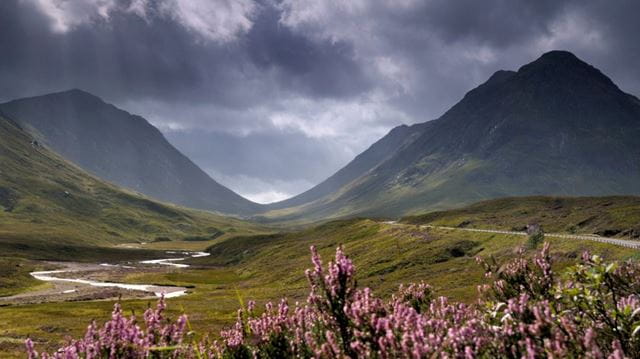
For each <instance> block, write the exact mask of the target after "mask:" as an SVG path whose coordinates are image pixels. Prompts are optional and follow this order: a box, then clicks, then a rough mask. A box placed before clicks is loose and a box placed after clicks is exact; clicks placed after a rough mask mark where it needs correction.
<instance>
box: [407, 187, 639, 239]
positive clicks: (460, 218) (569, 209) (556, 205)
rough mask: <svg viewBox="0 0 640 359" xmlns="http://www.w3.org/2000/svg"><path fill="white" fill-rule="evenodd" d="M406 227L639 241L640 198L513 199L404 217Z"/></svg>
mask: <svg viewBox="0 0 640 359" xmlns="http://www.w3.org/2000/svg"><path fill="white" fill-rule="evenodd" d="M401 222H403V223H407V224H432V225H441V226H450V227H471V228H485V229H506V230H511V229H513V230H523V229H524V227H525V226H526V225H527V224H533V223H536V224H540V225H541V226H542V227H543V228H544V230H545V231H547V232H561V233H577V234H598V235H601V236H606V237H621V238H627V239H638V238H640V197H634V196H627V197H624V196H617V197H513V198H501V199H496V200H489V201H483V202H479V203H475V204H473V205H470V206H467V207H464V208H460V209H454V210H449V211H438V212H430V213H426V214H423V215H416V216H410V217H405V218H403V219H402V220H401Z"/></svg>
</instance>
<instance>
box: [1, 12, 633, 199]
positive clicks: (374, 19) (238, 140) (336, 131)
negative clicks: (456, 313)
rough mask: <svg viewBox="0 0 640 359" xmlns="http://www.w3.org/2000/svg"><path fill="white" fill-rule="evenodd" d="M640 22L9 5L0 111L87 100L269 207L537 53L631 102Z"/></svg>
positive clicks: (574, 15) (607, 16) (555, 16)
mask: <svg viewBox="0 0 640 359" xmlns="http://www.w3.org/2000/svg"><path fill="white" fill-rule="evenodd" d="M638 13H640V2H637V1H632V0H621V1H616V2H609V1H603V0H593V1H578V0H567V1H556V0H538V1H528V0H527V1H525V0H510V1H507V0H486V1H475V0H460V1H448V0H430V1H422V0H350V1H331V0H279V1H275V0H262V1H252V0H189V1H187V0H69V1H65V2H59V1H56V0H3V1H0V48H1V49H2V55H1V56H0V99H5V100H6V99H11V98H16V97H21V96H28V95H34V94H39V93H45V92H51V91H57V90H63V89H67V88H71V87H79V88H83V89H86V90H88V91H90V92H93V93H95V94H97V95H99V96H101V97H103V98H105V99H106V100H108V101H111V102H114V103H115V104H117V105H119V106H121V107H123V108H125V109H127V110H130V111H132V112H136V113H139V114H141V115H143V116H145V117H146V118H148V119H149V120H150V121H152V122H153V123H154V124H156V125H158V126H159V127H160V128H161V130H163V131H164V132H165V133H167V134H168V137H169V138H170V139H171V140H172V141H173V142H175V143H176V145H178V147H180V148H181V149H182V150H183V151H184V152H185V153H186V154H187V155H189V156H191V157H192V158H194V160H195V161H196V162H197V163H198V164H200V165H201V166H202V167H203V168H205V169H206V170H207V171H209V172H210V173H212V174H214V175H215V176H216V177H217V178H218V179H220V180H221V181H222V182H225V181H226V182H227V184H229V185H230V186H231V187H232V188H233V189H235V190H238V191H239V192H241V193H245V194H249V195H251V196H253V197H254V198H260V199H262V200H270V199H273V198H277V197H278V196H286V195H290V194H293V193H297V192H300V191H302V190H303V189H304V187H305V186H306V187H308V186H310V185H311V184H312V183H316V182H318V181H319V180H321V179H322V178H323V177H327V176H329V175H330V174H331V173H332V172H333V171H334V170H335V169H336V168H338V167H340V166H341V165H344V164H345V163H346V162H347V161H348V160H349V159H350V158H352V156H353V155H355V154H357V153H358V152H359V151H362V150H363V149H365V148H366V147H367V146H368V145H369V144H371V143H372V142H374V141H375V140H376V139H377V138H379V137H380V136H381V135H383V134H384V133H385V132H386V131H388V130H389V129H390V128H391V127H393V126H395V125H398V124H400V123H412V122H422V121H425V120H430V119H433V118H436V117H438V116H440V115H441V114H442V113H443V112H444V111H445V110H446V109H447V108H449V107H450V106H451V105H452V104H454V103H455V102H457V101H458V100H459V99H460V98H461V97H462V96H463V95H464V93H465V92H466V91H468V90H469V89H471V88H472V87H474V86H476V85H478V84H479V83H481V82H483V81H484V80H486V78H488V77H489V76H490V75H491V74H492V73H493V72H494V71H496V70H498V69H514V70H515V69H517V68H518V67H519V66H521V65H522V64H524V63H526V62H529V61H531V60H533V59H535V58H537V57H538V56H539V55H540V54H541V53H542V52H544V51H548V50H551V49H567V50H570V51H573V52H575V53H576V54H577V55H578V56H579V57H581V58H583V59H584V60H586V61H587V62H590V63H592V64H593V65H595V66H597V67H599V68H600V69H602V70H603V72H605V73H606V74H609V75H610V76H611V77H612V78H613V80H614V81H615V82H616V83H618V84H619V85H620V87H621V88H622V89H623V90H626V91H629V92H631V93H635V94H640V67H638V66H637V64H638V63H640V61H639V60H640V41H637V34H638V33H640V22H639V21H637V14H638ZM287 154H290V155H289V156H287ZM291 154H293V155H291ZM292 156H293V157H292ZM230 159H233V160H230ZM261 187H264V189H265V191H264V192H265V193H267V194H269V195H265V196H262V195H261V194H260V189H261Z"/></svg>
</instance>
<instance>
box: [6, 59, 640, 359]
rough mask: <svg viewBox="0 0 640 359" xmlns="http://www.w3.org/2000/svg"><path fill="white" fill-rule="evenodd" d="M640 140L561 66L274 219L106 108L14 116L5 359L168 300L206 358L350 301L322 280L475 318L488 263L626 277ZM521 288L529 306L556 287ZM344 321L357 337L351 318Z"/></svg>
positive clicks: (448, 115)
mask: <svg viewBox="0 0 640 359" xmlns="http://www.w3.org/2000/svg"><path fill="white" fill-rule="evenodd" d="M569 108H570V109H571V110H569ZM639 136H640V100H638V99H637V98H636V97H634V96H632V95H629V94H627V93H625V92H623V91H622V90H620V89H619V88H618V87H617V85H615V84H614V83H613V81H612V80H610V79H609V78H608V77H607V76H605V75H604V74H603V73H602V72H600V71H599V70H598V69H596V68H595V67H593V66H591V65H589V64H587V63H585V62H583V61H582V60H580V59H578V58H577V57H576V56H575V55H573V54H571V53H569V52H566V51H551V52H548V53H546V54H544V55H542V56H541V57H540V58H538V59H537V60H535V61H533V62H531V63H529V64H526V65H524V66H522V67H521V68H520V69H518V71H503V70H500V71H498V72H495V73H494V75H493V76H491V77H490V78H489V79H488V80H487V81H486V82H484V83H483V84H481V85H480V86H478V87H476V88H475V89H472V90H471V91H469V92H467V93H466V95H465V96H464V97H463V98H462V99H461V100H460V101H459V102H458V103H457V104H455V105H454V106H453V107H452V108H451V109H450V110H448V111H446V112H445V113H444V114H443V115H442V116H441V117H439V118H437V119H435V120H432V121H427V122H422V123H416V124H413V125H411V126H408V125H400V126H398V127H395V128H394V129H392V130H391V131H389V132H388V134H387V135H386V136H384V137H382V138H380V139H379V140H378V141H377V142H375V143H373V144H372V145H371V146H370V147H369V148H368V149H367V150H365V151H364V152H362V153H361V154H359V155H357V156H356V157H355V158H353V160H352V161H351V162H349V163H348V164H347V165H346V166H344V167H343V168H342V169H340V170H338V171H337V172H336V173H334V174H333V175H331V176H329V177H327V178H326V180H324V181H322V182H320V183H319V184H317V185H316V186H313V187H312V188H310V189H309V190H307V191H306V192H303V193H301V194H300V195H297V196H294V197H292V198H289V199H287V200H284V201H281V202H276V203H270V204H258V203H254V202H251V201H249V200H247V199H245V198H243V197H241V196H240V195H238V194H236V193H235V192H233V191H231V190H230V189H228V188H227V187H225V186H223V185H221V184H219V183H218V182H216V181H215V180H214V179H213V178H212V177H210V176H209V174H207V173H206V172H205V171H204V170H202V169H201V168H200V167H198V165H196V164H195V163H194V162H192V161H191V160H190V159H189V158H187V157H186V156H185V155H183V154H182V153H180V152H179V151H178V150H177V149H176V148H174V147H173V146H172V145H171V144H170V143H169V142H168V141H167V140H166V139H165V138H164V136H163V135H162V133H161V132H160V130H158V128H156V127H154V126H153V125H152V124H151V123H150V122H148V121H147V120H145V119H144V118H142V117H140V116H136V115H132V114H130V113H128V112H126V111H124V110H121V109H119V108H117V107H115V106H114V105H111V104H109V103H107V102H105V101H103V100H102V99H100V98H99V97H97V96H94V95H92V94H90V93H88V92H85V91H82V90H69V91H63V92H57V93H52V94H48V95H43V96H36V97H29V98H23V99H18V100H13V101H9V102H6V103H3V104H0V139H1V140H2V141H0V356H1V357H2V358H5V357H6V358H14V357H15V358H20V357H24V345H25V344H24V343H25V340H27V338H28V339H29V340H31V341H32V342H33V343H35V345H37V347H38V348H39V349H38V350H43V351H48V352H52V351H55V350H56V349H57V348H60V347H61V346H63V345H65V343H66V342H67V341H68V338H79V337H81V336H82V335H83V332H84V330H86V328H87V324H88V323H90V322H91V321H92V320H95V321H96V322H97V323H102V322H103V321H105V320H107V319H108V318H110V317H111V316H114V317H117V315H115V314H112V312H111V308H112V307H113V305H114V303H119V305H121V307H122V309H123V312H124V313H127V315H134V316H136V318H140V317H141V315H142V313H144V312H145V311H146V310H147V309H148V308H150V307H152V306H153V303H155V302H156V301H157V300H158V298H159V297H163V298H166V299H167V303H168V304H169V309H168V312H167V315H168V317H169V318H171V319H175V318H178V317H179V316H181V315H182V314H188V325H189V330H188V332H187V331H185V333H188V334H187V335H188V336H190V337H189V338H188V339H189V340H190V343H193V342H195V341H196V340H201V339H203V338H205V337H206V336H207V335H212V336H213V337H214V339H219V336H218V333H220V330H221V329H225V330H227V331H224V332H222V333H229V332H231V331H232V330H233V329H232V328H231V326H232V325H233V322H234V320H235V318H236V317H237V315H238V314H237V313H238V309H239V308H240V309H243V310H244V309H245V308H247V307H253V304H249V303H253V302H252V301H255V302H256V303H257V304H258V306H259V308H262V305H264V304H266V303H268V302H271V301H275V300H277V299H278V298H283V297H284V298H287V299H288V300H289V301H290V302H291V303H311V302H314V301H316V302H315V303H317V300H318V297H317V296H314V295H315V294H314V293H315V291H317V290H318V288H321V289H323V290H326V293H331V290H334V291H336V290H335V288H334V289H327V287H326V285H327V284H325V283H324V282H322V283H323V284H322V285H319V284H318V282H317V281H320V280H327V281H329V279H330V278H331V277H332V276H334V275H337V274H335V273H343V274H344V273H347V274H344V275H345V276H349V280H353V282H349V283H351V284H352V285H353V286H354V287H355V286H356V283H357V285H358V286H359V288H363V287H367V288H371V289H372V290H373V291H375V293H376V295H377V296H378V297H379V298H381V300H391V301H394V300H396V299H395V298H396V296H397V294H398V293H399V292H398V288H399V286H400V285H406V284H408V283H420V282H422V281H424V282H426V283H428V284H429V285H430V286H431V287H429V295H434V296H435V297H434V298H439V297H440V296H446V297H447V298H449V299H448V300H451V301H452V302H458V303H459V305H457V307H456V308H473V305H474V303H475V304H477V303H478V292H479V287H481V286H484V285H488V284H489V283H490V279H488V276H487V275H486V267H483V266H481V265H480V264H479V263H478V262H479V260H480V261H481V260H484V261H485V262H484V263H488V262H491V263H493V264H494V265H495V266H496V267H495V273H493V274H495V275H498V276H500V275H502V276H509V275H511V274H509V273H511V272H510V271H513V272H517V270H515V269H513V268H514V266H506V267H501V266H502V265H504V263H507V262H509V261H511V260H513V259H514V258H521V261H520V262H518V263H516V265H515V267H516V269H518V268H525V269H526V270H528V271H529V272H527V275H533V274H531V273H534V272H535V274H536V275H537V274H538V273H537V272H536V269H531V267H529V266H528V264H526V265H525V264H523V263H525V262H526V261H527V260H528V261H531V262H532V263H535V265H539V266H542V267H541V269H540V271H541V272H542V275H543V277H544V278H548V277H551V274H550V273H557V274H558V275H559V276H560V277H562V276H563V275H564V273H567V272H568V271H574V272H579V273H581V272H580V271H581V270H582V269H581V268H583V267H580V266H581V265H578V263H583V262H584V261H585V259H584V258H588V259H587V261H591V262H589V263H590V264H589V265H594V266H597V265H600V264H601V261H607V262H611V261H616V262H617V264H616V263H614V264H611V265H608V266H605V272H606V273H609V274H607V275H612V276H613V275H614V274H611V273H614V272H615V270H617V268H618V267H619V266H622V264H620V263H623V262H624V263H631V265H636V264H637V263H638V261H640V197H638V195H640V162H638V159H639V158H640V146H638V145H637V138H639ZM284 160H286V159H284ZM530 228H535V231H533V232H528V230H529V229H530ZM543 243H544V244H543ZM547 244H548V245H549V246H550V247H549V248H550V250H549V252H546V248H547V247H546V245H547ZM311 248H314V250H317V253H318V254H319V255H320V257H322V258H323V259H324V262H323V263H325V264H326V263H327V262H330V261H331V259H329V258H332V256H333V255H334V254H335V255H336V257H335V259H334V261H335V263H333V262H330V263H331V264H330V266H331V268H332V269H331V270H329V271H328V272H327V273H324V272H322V271H323V269H322V268H323V266H322V265H320V260H319V259H318V258H317V257H315V256H314V257H313V262H312V261H311V260H310V258H311V253H312V252H311V251H310V249H311ZM337 248H340V250H338V251H337ZM543 248H544V249H543ZM341 251H344V253H346V256H347V257H342V252H341ZM541 251H542V252H541ZM584 253H590V254H593V255H594V256H589V255H584ZM540 256H548V258H547V257H545V258H543V259H541V257H540ZM547 260H548V261H550V263H552V264H549V266H548V267H547V266H546V263H547V262H546V261H547ZM581 261H582V262H581ZM540 263H543V264H540ZM582 265H584V263H583V264H582ZM336 266H337V267H336ZM518 266H520V267H518ZM311 267H313V271H315V272H314V273H316V275H317V277H314V278H315V281H316V282H313V285H312V287H311V293H312V294H313V295H311V296H310V295H309V293H310V284H309V280H310V279H309V278H311V277H309V273H311V272H305V270H306V269H308V268H311ZM336 268H337V269H336ZM354 268H357V270H355V269H354ZM594 270H595V269H594ZM341 271H342V272H341ZM351 271H355V273H352V272H351ZM305 273H306V274H305ZM505 273H506V274H505ZM589 273H591V272H589ZM589 273H588V275H587V274H584V273H582V274H583V277H585V278H586V277H589V275H591V274H589ZM623 274H624V273H623ZM623 274H620V278H622V275H623ZM627 274H628V273H627ZM632 274H633V273H632ZM518 275H519V274H518V273H516V274H514V275H513V277H512V278H507V279H509V280H512V281H514V282H517V281H521V283H520V284H519V285H520V287H518V288H516V289H514V290H513V292H514V293H516V294H518V295H520V291H524V290H525V289H523V288H526V287H527V286H531V285H538V284H539V283H533V284H531V283H529V282H530V280H529V279H528V277H526V278H525V277H518ZM522 275H523V276H524V274H522ZM615 275H618V274H617V273H615ZM596 277H597V276H596ZM318 278H320V279H318ZM327 278H329V279H327ZM523 278H524V279H523ZM536 278H538V277H536ZM544 278H543V279H539V278H538V279H539V280H540V281H544V280H545V279H544ZM581 278H582V277H581ZM589 278H591V277H589ZM614 279H615V280H617V279H618V277H615V278H614ZM313 280H314V279H312V281H313ZM341 280H344V281H345V283H346V281H347V279H344V278H342V279H341ZM496 283H501V282H496ZM598 283H602V282H598ZM607 283H608V282H607ZM616 283H617V282H616ZM543 284H544V283H543ZM623 284H624V285H621V287H624V288H625V289H624V290H631V289H628V288H627V287H625V285H626V284H625V283H623ZM323 285H324V287H323ZM333 285H334V287H340V286H341V285H342V284H340V283H338V284H335V283H333ZM500 285H502V284H500ZM545 285H546V284H545ZM549 286H551V284H549ZM569 286H570V285H569ZM332 288H333V287H332ZM403 288H404V287H403ZM634 288H635V287H634ZM563 289H566V288H563ZM573 289H574V288H569V289H568V290H573ZM632 289H633V288H632ZM546 290H547V292H545V293H543V294H542V296H541V298H542V299H541V300H542V301H544V300H547V299H549V298H548V296H549V295H550V294H549V293H551V290H552V289H549V288H547V289H546ZM553 290H556V289H553ZM557 290H559V289H557ZM633 290H635V289H633ZM336 292H337V291H336ZM326 293H325V294H324V295H325V296H326V295H328V294H326ZM345 293H347V292H346V291H345ZM362 293H364V294H362ZM367 293H369V292H368V291H365V292H358V294H357V295H354V298H355V297H358V296H361V295H362V296H365V297H366V296H367V295H369V294H367ZM414 294H415V293H414ZM423 294H424V293H422V294H421V295H423ZM345 295H346V294H345ZM412 295H413V294H412ZM607 295H608V294H607ZM631 295H636V294H634V293H632V294H631ZM329 296H330V295H329ZM585 297H588V296H586V295H585ZM609 297H611V296H609ZM609 297H607V298H609ZM367 298H368V297H367ZM513 298H514V297H511V298H509V300H513ZM589 298H590V297H589ZM630 298H631V299H633V298H635V297H630ZM350 299H353V298H350ZM631 299H629V301H631V302H633V301H632V300H631ZM358 300H364V299H362V298H360V297H358ZM367 300H368V299H367ZM438 300H440V301H441V302H440V303H444V299H442V300H441V299H438ZM589 300H591V299H589ZM504 302H506V300H505V301H503V302H501V303H502V304H504ZM372 303H373V302H372ZM375 303H378V302H375ZM633 303H635V302H633ZM639 303H640V302H639ZM330 304H331V305H326V303H324V304H322V303H321V306H322V305H325V307H324V308H325V309H326V308H332V309H331V310H333V312H332V313H331V315H334V316H336V318H338V319H339V320H344V318H343V317H341V316H340V315H342V314H344V313H342V314H341V312H340V311H341V310H342V311H345V309H344V308H346V307H345V305H344V303H342V302H340V303H339V305H338V304H335V303H330ZM396 304H397V303H396ZM334 307H335V308H334ZM612 307H614V308H618V307H617V306H615V305H614V306H612ZM336 308H338V309H336ZM414 309H415V308H414ZM418 309H419V308H418ZM616 310H617V309H616ZM625 310H626V309H625ZM269 311H270V309H267V312H269ZM497 311H498V309H496V312H497ZM355 312H357V310H356V311H355ZM632 312H633V311H629V313H632ZM336 313H337V314H336ZM629 313H627V314H629ZM414 314H415V315H416V316H417V315H418V314H420V313H418V312H415V313H414ZM467 314H468V313H467ZM345 315H346V314H345ZM470 315H471V314H470ZM416 318H417V317H416ZM421 318H422V319H425V317H421ZM145 319H148V318H145ZM338 319H336V320H338ZM422 319H420V320H422ZM417 320H418V319H416V321H417ZM326 322H329V321H325V322H323V321H317V323H326ZM353 322H355V320H354V321H353ZM183 324H184V323H183ZM351 324H353V323H347V324H344V323H343V324H341V325H343V326H348V325H351ZM323 325H324V324H323ZM236 327H238V326H236ZM240 327H242V328H244V326H242V325H241V326H240ZM495 327H496V326H495V325H493V326H491V328H495ZM637 328H640V326H639V327H637ZM637 328H636V330H638V329H637ZM183 329H184V328H183ZM236 329H237V328H236ZM254 329H255V328H251V330H254ZM243 330H244V329H243ZM274 330H275V332H278V333H280V331H281V330H283V329H282V328H280V327H278V328H276V329H274ZM342 330H343V331H344V330H346V329H344V328H342ZM616 330H617V329H616ZM221 335H222V336H224V335H227V334H221ZM323 335H325V334H323ZM327 338H328V334H327ZM327 338H324V337H323V338H322V340H325V339H326V340H327V341H331V340H330V338H328V339H327ZM226 339H228V338H226ZM254 339H255V338H254ZM347 339H349V338H346V339H345V338H343V339H341V340H344V343H347ZM248 345H251V343H249V344H248ZM345 345H346V344H345ZM375 345H378V344H375ZM607 345H611V343H610V342H609V343H608V344H607ZM230 347H233V346H231V345H230ZM325 347H326V345H325ZM165 349H166V348H163V349H162V350H165ZM173 349H175V348H172V347H169V349H166V350H173ZM232 349H233V348H232ZM325 349H326V348H325ZM343 349H344V348H343ZM233 350H235V349H233ZM331 350H333V349H331ZM341 350H342V349H341ZM346 350H349V348H347V349H346ZM465 350H467V349H465ZM266 357H270V356H268V355H267V356H266ZM271 357H279V356H278V355H275V354H273V355H272V356H271ZM328 357H331V356H330V355H329V356H328Z"/></svg>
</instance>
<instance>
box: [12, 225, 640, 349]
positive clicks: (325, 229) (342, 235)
mask: <svg viewBox="0 0 640 359" xmlns="http://www.w3.org/2000/svg"><path fill="white" fill-rule="evenodd" d="M526 240H527V238H526V237H524V236H508V235H498V234H486V233H473V232H463V231H453V230H440V229H438V230H436V229H432V230H424V229H417V228H416V226H414V225H389V224H384V223H380V222H375V221H372V220H367V219H354V220H345V221H335V222H330V223H326V224H323V225H320V226H317V227H314V228H309V229H306V230H302V231H299V232H293V233H281V234H273V235H258V236H243V237H240V236H239V237H235V238H230V239H227V240H220V241H218V242H217V243H216V244H214V245H213V246H211V247H210V248H209V251H210V252H211V256H209V257H201V258H194V259H191V260H190V262H191V264H194V267H192V268H188V269H184V270H176V271H172V272H147V273H144V272H143V273H136V274H132V275H130V276H129V277H127V278H126V281H129V282H135V283H157V284H165V285H180V286H189V287H191V289H190V291H191V293H190V294H189V295H188V296H185V297H181V298H175V299H171V300H170V308H172V313H171V315H172V316H174V317H175V315H176V314H177V313H179V312H181V311H182V309H183V308H184V310H185V311H186V312H188V313H190V321H191V323H192V325H193V327H194V328H195V329H196V330H198V331H199V332H211V331H217V330H218V329H220V328H222V327H223V326H225V325H229V324H230V323H232V322H233V320H234V317H235V311H236V309H237V308H238V306H239V301H241V302H246V301H248V300H250V299H254V300H256V301H257V302H258V303H264V302H265V301H267V300H273V299H275V298H278V297H281V296H286V297H288V298H289V299H290V301H291V303H293V302H295V301H304V300H305V298H306V294H307V283H306V279H305V277H304V273H303V271H304V269H306V268H307V267H308V257H309V246H310V245H316V246H317V247H318V249H319V252H320V253H321V255H322V256H323V257H324V258H330V256H331V255H332V254H333V253H334V251H335V248H336V247H337V246H338V245H343V246H344V248H345V252H346V253H347V254H348V255H349V256H350V257H351V258H353V260H354V263H355V264H356V265H357V266H358V268H359V270H358V273H357V278H356V279H357V280H358V283H359V285H361V286H369V287H372V288H374V289H376V291H377V293H380V294H381V295H383V296H388V295H389V294H391V293H392V292H393V291H394V290H395V289H396V288H397V286H398V284H400V283H408V282H418V281H420V280H425V281H427V282H429V283H430V284H432V285H433V286H434V291H435V293H436V295H440V294H442V295H448V296H450V297H452V298H453V299H455V300H461V301H466V302H469V301H472V300H473V298H475V295H476V286H477V285H478V284H480V283H483V282H484V281H485V278H484V275H483V270H482V268H481V267H480V266H478V265H477V263H476V261H475V257H476V256H480V257H484V258H490V257H493V258H496V259H497V260H498V261H503V260H506V259H509V258H511V257H513V256H514V253H516V248H518V247H519V246H524V245H525V243H526ZM549 242H550V243H551V248H552V255H553V257H554V260H555V263H556V264H555V265H556V267H557V268H558V269H560V268H563V267H566V266H568V265H570V264H573V263H575V262H576V260H577V258H579V256H580V254H581V252H582V251H583V250H585V249H588V250H590V251H592V252H593V253H598V254H600V255H601V256H602V257H604V258H605V259H608V260H609V259H627V258H635V256H636V255H637V254H636V252H634V251H631V250H629V249H626V248H621V247H616V246H612V245H608V244H603V243H598V242H590V241H578V240H575V241H571V240H559V239H553V238H550V239H549ZM165 243H171V244H185V245H187V244H199V245H202V244H206V243H207V242H184V241H180V242H176V241H172V242H162V243H159V244H165ZM531 252H532V251H530V252H528V253H531ZM148 302H149V301H146V300H131V301H126V302H125V303H124V308H125V311H127V312H130V311H131V310H135V312H136V313H141V311H142V310H143V309H144V308H146V306H147V303H148ZM111 304H112V303H109V302H101V301H95V302H79V303H71V302H68V303H48V304H39V305H22V306H15V307H5V308H0V328H3V329H1V330H2V332H0V336H5V337H7V338H24V337H26V336H27V335H29V334H30V335H32V337H33V338H34V340H35V341H36V342H37V344H38V345H39V347H40V348H49V349H53V348H55V347H58V346H60V345H61V344H63V342H64V337H65V336H67V335H71V336H79V335H81V334H82V332H83V331H84V330H85V325H86V323H87V322H88V321H89V320H91V319H94V318H95V319H97V320H104V319H107V318H108V316H109V313H110V308H111ZM43 328H44V329H43ZM0 342H1V340H0ZM5 345H6V346H7V352H8V353H14V355H18V353H20V351H21V350H22V345H21V344H20V345H17V344H11V343H7V344H5ZM1 347H2V344H0V348H1Z"/></svg>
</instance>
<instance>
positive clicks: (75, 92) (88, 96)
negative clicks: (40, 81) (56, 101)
mask: <svg viewBox="0 0 640 359" xmlns="http://www.w3.org/2000/svg"><path fill="white" fill-rule="evenodd" d="M44 96H54V97H66V98H69V99H72V100H82V101H100V102H104V101H103V100H102V99H101V98H100V97H98V96H96V95H94V94H92V93H90V92H87V91H85V90H82V89H79V88H72V89H70V90H66V91H61V92H56V93H52V94H49V95H44Z"/></svg>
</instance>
